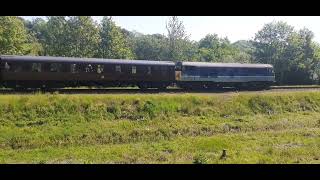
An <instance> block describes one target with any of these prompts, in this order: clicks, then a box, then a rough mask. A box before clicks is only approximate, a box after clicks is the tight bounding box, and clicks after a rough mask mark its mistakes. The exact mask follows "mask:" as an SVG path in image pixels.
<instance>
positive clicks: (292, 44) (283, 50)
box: [254, 22, 319, 84]
mask: <svg viewBox="0 0 320 180" xmlns="http://www.w3.org/2000/svg"><path fill="white" fill-rule="evenodd" d="M313 36H314V35H313V33H312V32H311V31H310V30H308V29H302V30H299V31H295V30H294V28H293V27H292V26H289V25H288V24H286V23H284V22H272V23H268V24H266V25H265V26H264V27H263V28H262V30H260V31H259V32H258V33H257V34H256V37H255V40H254V46H255V51H254V57H255V60H256V61H258V62H261V63H269V64H273V65H274V68H275V73H276V80H277V82H278V83H279V84H311V83H313V81H314V80H315V79H316V77H317V71H316V68H317V66H318V65H317V64H318V62H319V59H318V58H317V56H316V54H315V48H316V46H315V45H314V43H313V42H312V38H313Z"/></svg>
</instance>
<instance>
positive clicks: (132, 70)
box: [131, 66, 137, 74]
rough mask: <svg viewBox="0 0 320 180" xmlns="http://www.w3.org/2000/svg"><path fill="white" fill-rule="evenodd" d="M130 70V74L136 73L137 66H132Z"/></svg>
mask: <svg viewBox="0 0 320 180" xmlns="http://www.w3.org/2000/svg"><path fill="white" fill-rule="evenodd" d="M131 72H132V74H137V67H136V66H132V68H131Z"/></svg>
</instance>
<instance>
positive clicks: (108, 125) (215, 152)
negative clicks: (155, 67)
mask: <svg viewBox="0 0 320 180" xmlns="http://www.w3.org/2000/svg"><path fill="white" fill-rule="evenodd" d="M319 135H320V92H280V93H279V92H278V93H272V92H269V93H265V94H252V93H239V94H227V95H226V94H224V95H210V96H208V95H200V94H199V95H192V94H182V95H181V94H158V95H154V94H153V95H148V94H135V95H121V96H119V95H59V94H34V95H0V163H195V164H204V163H320V160H319V158H320V136H319ZM223 149H225V150H226V151H227V156H226V157H225V158H221V154H222V151H223Z"/></svg>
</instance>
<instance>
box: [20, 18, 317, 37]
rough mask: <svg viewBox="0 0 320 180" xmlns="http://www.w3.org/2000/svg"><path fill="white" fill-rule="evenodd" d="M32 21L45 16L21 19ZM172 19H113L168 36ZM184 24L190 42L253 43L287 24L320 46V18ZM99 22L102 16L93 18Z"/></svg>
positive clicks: (192, 20)
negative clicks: (275, 24) (266, 29)
mask: <svg viewBox="0 0 320 180" xmlns="http://www.w3.org/2000/svg"><path fill="white" fill-rule="evenodd" d="M22 17H23V18H26V19H29V20H32V19H34V18H36V17H42V18H44V19H46V18H45V16H22ZM168 18H169V16H113V20H114V21H115V23H116V24H117V25H118V26H121V27H122V28H125V29H127V30H130V31H133V30H135V31H137V32H140V33H143V34H156V33H159V34H167V31H166V27H165V24H166V21H167V20H168ZM178 18H179V19H180V20H181V21H183V24H184V26H185V30H186V32H187V33H188V34H189V35H190V36H189V37H190V39H191V40H195V41H199V40H200V39H201V38H203V37H205V35H207V34H209V33H210V34H214V33H216V34H218V36H219V37H228V39H229V40H230V41H231V42H235V41H238V40H250V39H253V38H254V36H255V33H257V32H258V31H259V30H260V29H261V28H262V27H263V25H264V24H266V23H270V22H272V21H285V22H287V23H288V24H289V25H291V26H294V27H295V29H296V30H298V29H302V28H304V27H306V28H308V29H309V30H311V31H312V32H313V33H314V35H315V37H314V40H315V41H317V42H319V43H320V16H178ZM93 19H94V20H95V21H97V22H100V21H101V19H102V16H93Z"/></svg>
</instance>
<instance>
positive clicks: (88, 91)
mask: <svg viewBox="0 0 320 180" xmlns="http://www.w3.org/2000/svg"><path fill="white" fill-rule="evenodd" d="M278 91H320V86H272V87H271V88H270V89H267V90H238V89H235V88H223V89H216V90H184V89H178V88H174V89H173V88H172V89H166V90H158V89H148V90H140V89H124V88H112V89H111V88H106V89H90V88H75V89H50V90H45V91H41V90H32V89H28V90H19V91H17V90H13V89H0V94H35V93H58V94H159V93H239V92H252V93H263V92H278Z"/></svg>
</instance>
